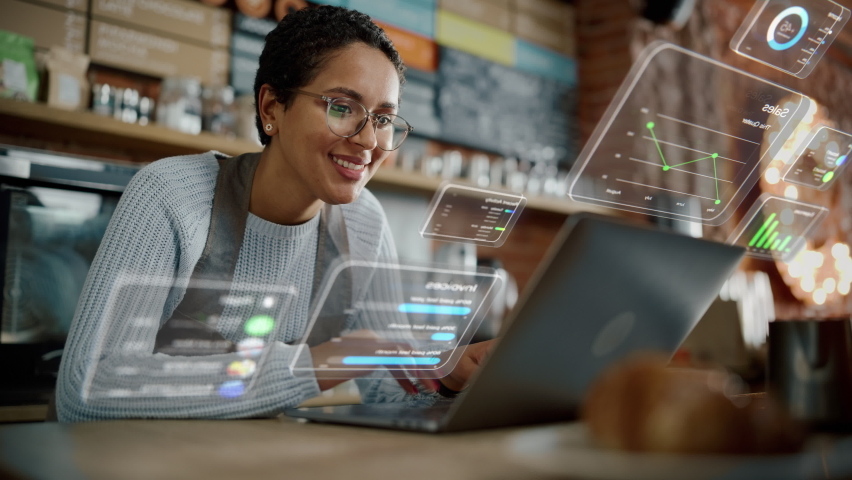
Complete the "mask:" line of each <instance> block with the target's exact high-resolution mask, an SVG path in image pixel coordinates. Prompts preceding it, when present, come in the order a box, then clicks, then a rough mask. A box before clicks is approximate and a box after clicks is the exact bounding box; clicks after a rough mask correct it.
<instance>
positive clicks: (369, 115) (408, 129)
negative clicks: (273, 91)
mask: <svg viewBox="0 0 852 480" xmlns="http://www.w3.org/2000/svg"><path fill="white" fill-rule="evenodd" d="M287 91H288V92H292V93H298V94H300V95H307V96H309V97H314V98H319V99H320V100H323V101H324V102H325V103H326V109H325V126H326V127H328V129H329V131H331V133H333V134H335V135H337V136H338V137H341V138H352V137H354V136H355V135H358V134H359V133H361V130H363V129H364V127H365V126H366V125H367V120H368V119H369V120H370V123H372V124H373V128H374V129H375V128H378V127H377V120H376V119H377V118H378V117H383V116H384V117H387V116H394V117H396V118H398V119H400V120H402V121H403V122H404V123H405V124H406V125H407V127H406V129H405V130H404V132H405V133H404V134H403V137H402V140H400V141H399V145H397V146H396V147H394V148H392V149H390V150H385V149H384V148H382V147H381V146H379V148H380V149H381V150H383V151H385V152H392V151H394V150H396V149H398V148H399V147H401V146H402V144H403V143H404V142H405V139H406V138H408V134H409V133H411V132H413V131H414V127H413V126H411V124H410V123H408V121H407V120H406V119H404V118H402V117H400V116H399V115H396V114H393V113H373V112H371V111H369V110H367V107H366V106H364V104H363V103H361V102H359V101H358V100H355V99H354V98H350V97H328V96H326V95H320V94H319V93H313V92H306V91H305V90H299V89H297V88H290V89H287ZM340 99H346V100H349V101H350V102H355V103H357V104H358V105H361V108H363V109H364V112H365V114H366V115H365V116H364V119H363V120H362V121H361V126H360V127H358V129H357V130H355V133H353V134H352V135H341V134H339V133H337V132H335V131H334V130H332V128H331V126H330V125H329V124H328V114H329V111H330V110H331V104H332V103H334V102H335V101H338V100H340Z"/></svg>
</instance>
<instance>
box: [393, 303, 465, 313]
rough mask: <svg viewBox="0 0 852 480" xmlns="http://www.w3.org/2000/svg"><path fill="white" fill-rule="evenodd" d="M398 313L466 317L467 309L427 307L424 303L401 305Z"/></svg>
mask: <svg viewBox="0 0 852 480" xmlns="http://www.w3.org/2000/svg"><path fill="white" fill-rule="evenodd" d="M399 311H400V312H403V313H432V314H436V315H467V314H468V313H470V308H468V307H453V306H450V305H429V304H425V303H402V304H400V305H399Z"/></svg>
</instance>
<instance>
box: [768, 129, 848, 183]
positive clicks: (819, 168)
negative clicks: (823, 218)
mask: <svg viewBox="0 0 852 480" xmlns="http://www.w3.org/2000/svg"><path fill="white" fill-rule="evenodd" d="M850 153H852V135H849V134H848V133H845V132H841V131H839V130H835V129H833V128H830V127H827V126H825V125H817V126H815V127H814V128H813V129H812V130H811V131H810V133H808V136H807V138H806V139H805V141H803V142H802V144H801V145H800V146H799V147H798V148H797V149H796V154H795V158H796V160H795V161H794V162H793V163H792V164H791V165H790V168H789V169H787V173H786V174H785V175H784V181H785V182H790V183H795V184H798V185H804V186H806V187H810V188H816V189H818V190H827V189H828V188H830V187H831V185H832V184H833V183H834V180H835V179H836V178H837V176H838V175H839V174H840V172H841V170H842V169H843V168H844V167H845V166H846V164H847V163H849V154H850Z"/></svg>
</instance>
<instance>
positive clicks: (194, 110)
mask: <svg viewBox="0 0 852 480" xmlns="http://www.w3.org/2000/svg"><path fill="white" fill-rule="evenodd" d="M158 103H159V105H158V106H157V123H159V124H160V125H162V126H164V127H166V128H170V129H172V130H178V131H180V132H184V133H191V134H198V133H200V132H201V82H199V81H198V79H196V78H191V77H169V78H166V79H164V80H163V85H162V87H161V90H160V101H159V102H158Z"/></svg>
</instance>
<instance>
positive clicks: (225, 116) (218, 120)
mask: <svg viewBox="0 0 852 480" xmlns="http://www.w3.org/2000/svg"><path fill="white" fill-rule="evenodd" d="M201 97H202V102H201V126H202V128H203V129H204V130H205V131H207V132H210V133H215V134H216V135H223V136H225V137H228V138H236V137H237V118H236V117H237V108H236V105H235V104H234V89H233V88H231V87H229V86H223V87H206V88H205V89H204V91H203V93H202V95H201Z"/></svg>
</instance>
